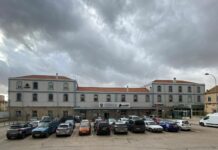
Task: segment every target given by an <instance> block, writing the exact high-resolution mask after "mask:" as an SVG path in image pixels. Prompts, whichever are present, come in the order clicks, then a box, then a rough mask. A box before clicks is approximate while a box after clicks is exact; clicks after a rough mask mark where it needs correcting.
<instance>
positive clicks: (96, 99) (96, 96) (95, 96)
mask: <svg viewBox="0 0 218 150" xmlns="http://www.w3.org/2000/svg"><path fill="white" fill-rule="evenodd" d="M94 102H98V95H97V94H95V95H94Z"/></svg>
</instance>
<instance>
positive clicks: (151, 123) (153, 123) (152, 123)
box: [147, 122, 156, 125]
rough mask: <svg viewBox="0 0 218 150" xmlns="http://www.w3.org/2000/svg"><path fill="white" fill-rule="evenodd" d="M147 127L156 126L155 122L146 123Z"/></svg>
mask: <svg viewBox="0 0 218 150" xmlns="http://www.w3.org/2000/svg"><path fill="white" fill-rule="evenodd" d="M147 124H148V125H156V123H155V122H147Z"/></svg>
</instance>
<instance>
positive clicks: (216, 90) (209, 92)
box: [205, 85, 218, 94]
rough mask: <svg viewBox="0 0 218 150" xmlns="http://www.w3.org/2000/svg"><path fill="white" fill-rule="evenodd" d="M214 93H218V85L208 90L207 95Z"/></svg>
mask: <svg viewBox="0 0 218 150" xmlns="http://www.w3.org/2000/svg"><path fill="white" fill-rule="evenodd" d="M213 93H218V85H217V86H216V87H215V86H214V87H213V88H211V89H209V90H207V91H206V93H205V94H213Z"/></svg>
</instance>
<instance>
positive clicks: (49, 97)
mask: <svg viewBox="0 0 218 150" xmlns="http://www.w3.org/2000/svg"><path fill="white" fill-rule="evenodd" d="M48 101H49V102H53V94H48Z"/></svg>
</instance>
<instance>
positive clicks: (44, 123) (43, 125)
mask: <svg viewBox="0 0 218 150" xmlns="http://www.w3.org/2000/svg"><path fill="white" fill-rule="evenodd" d="M48 126H49V123H47V122H40V123H39V126H38V127H40V128H47V127H48Z"/></svg>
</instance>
